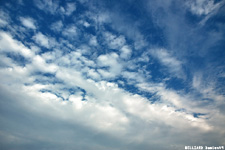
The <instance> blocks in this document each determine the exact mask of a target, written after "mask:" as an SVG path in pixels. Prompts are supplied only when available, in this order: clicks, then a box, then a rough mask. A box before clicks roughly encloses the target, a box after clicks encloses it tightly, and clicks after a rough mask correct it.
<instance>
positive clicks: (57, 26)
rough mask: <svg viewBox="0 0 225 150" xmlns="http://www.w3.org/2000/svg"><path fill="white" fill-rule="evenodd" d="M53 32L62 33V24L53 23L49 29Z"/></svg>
mask: <svg viewBox="0 0 225 150" xmlns="http://www.w3.org/2000/svg"><path fill="white" fill-rule="evenodd" d="M50 28H51V29H52V30H53V31H57V32H59V31H62V28H63V23H62V21H61V20H59V21H57V22H54V23H53V24H52V25H51V27H50Z"/></svg>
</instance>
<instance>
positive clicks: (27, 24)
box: [20, 17, 36, 30]
mask: <svg viewBox="0 0 225 150" xmlns="http://www.w3.org/2000/svg"><path fill="white" fill-rule="evenodd" d="M20 21H21V23H22V24H23V26H25V27H27V28H30V29H34V30H35V29H36V26H35V21H34V19H32V18H29V17H27V18H24V17H20Z"/></svg>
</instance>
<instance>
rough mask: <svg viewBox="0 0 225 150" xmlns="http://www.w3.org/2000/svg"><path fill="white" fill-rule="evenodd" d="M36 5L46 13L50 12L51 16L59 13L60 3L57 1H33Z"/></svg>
mask: <svg viewBox="0 0 225 150" xmlns="http://www.w3.org/2000/svg"><path fill="white" fill-rule="evenodd" d="M33 1H34V4H35V5H36V6H37V7H38V8H39V9H41V10H43V11H45V12H50V13H51V14H55V13H57V10H58V7H59V4H58V1H55V0H49V1H45V0H33Z"/></svg>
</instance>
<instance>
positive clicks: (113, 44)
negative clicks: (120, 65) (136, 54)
mask: <svg viewBox="0 0 225 150" xmlns="http://www.w3.org/2000/svg"><path fill="white" fill-rule="evenodd" d="M104 38H105V40H106V42H107V44H108V46H109V48H111V49H120V48H121V47H122V46H123V45H124V44H125V43H126V40H125V38H124V36H121V35H120V36H118V37H116V36H115V35H113V34H112V33H110V32H105V33H104Z"/></svg>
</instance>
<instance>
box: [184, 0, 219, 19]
mask: <svg viewBox="0 0 225 150" xmlns="http://www.w3.org/2000/svg"><path fill="white" fill-rule="evenodd" d="M222 3H223V2H219V3H215V2H214V0H191V1H187V2H186V6H187V7H188V8H189V9H190V10H191V12H192V13H193V14H196V15H208V14H210V13H211V12H213V11H214V10H216V9H218V8H219V7H220V6H221V4H222Z"/></svg>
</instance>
